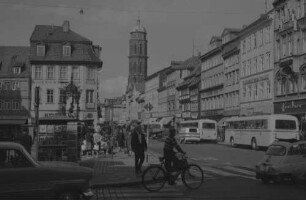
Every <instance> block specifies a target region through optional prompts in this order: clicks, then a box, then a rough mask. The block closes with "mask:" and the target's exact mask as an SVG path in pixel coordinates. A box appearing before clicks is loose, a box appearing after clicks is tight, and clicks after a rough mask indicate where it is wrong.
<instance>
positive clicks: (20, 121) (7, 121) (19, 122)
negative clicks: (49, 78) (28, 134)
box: [0, 119, 27, 125]
mask: <svg viewBox="0 0 306 200" xmlns="http://www.w3.org/2000/svg"><path fill="white" fill-rule="evenodd" d="M26 122H27V120H26V119H0V125H23V124H25V123H26Z"/></svg>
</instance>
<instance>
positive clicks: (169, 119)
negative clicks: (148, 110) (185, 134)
mask: <svg viewBox="0 0 306 200" xmlns="http://www.w3.org/2000/svg"><path fill="white" fill-rule="evenodd" d="M172 120H173V117H165V118H164V119H163V120H162V123H163V125H168V124H169V123H170V122H171V121H172Z"/></svg>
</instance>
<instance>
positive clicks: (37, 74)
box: [34, 66, 42, 79]
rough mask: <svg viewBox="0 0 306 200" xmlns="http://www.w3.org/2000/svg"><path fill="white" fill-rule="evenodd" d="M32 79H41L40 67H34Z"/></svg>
mask: <svg viewBox="0 0 306 200" xmlns="http://www.w3.org/2000/svg"><path fill="white" fill-rule="evenodd" d="M34 77H35V79H41V78H42V76H41V66H35V69H34Z"/></svg>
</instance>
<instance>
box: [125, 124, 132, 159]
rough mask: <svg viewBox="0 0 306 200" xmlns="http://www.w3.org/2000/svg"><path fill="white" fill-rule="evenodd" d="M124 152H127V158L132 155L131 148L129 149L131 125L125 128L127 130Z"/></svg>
mask: <svg viewBox="0 0 306 200" xmlns="http://www.w3.org/2000/svg"><path fill="white" fill-rule="evenodd" d="M125 141H126V151H127V154H128V155H129V156H131V155H132V147H131V141H132V130H131V125H129V126H128V127H127V130H126V140H125Z"/></svg>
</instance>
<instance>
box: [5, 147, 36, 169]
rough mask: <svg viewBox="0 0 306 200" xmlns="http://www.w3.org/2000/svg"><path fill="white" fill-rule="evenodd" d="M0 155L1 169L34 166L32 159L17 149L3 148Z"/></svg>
mask: <svg viewBox="0 0 306 200" xmlns="http://www.w3.org/2000/svg"><path fill="white" fill-rule="evenodd" d="M0 157H1V162H0V169H9V168H14V169H16V168H24V167H32V164H31V163H30V161H29V160H28V159H27V158H26V157H25V156H24V155H23V154H22V153H20V152H19V151H18V150H15V149H1V150H0Z"/></svg>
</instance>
